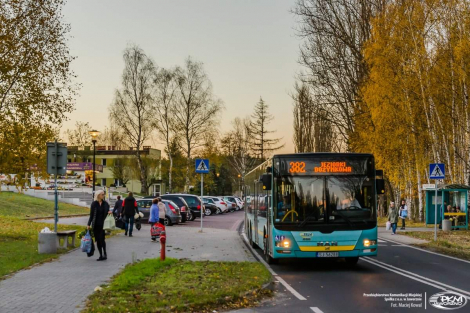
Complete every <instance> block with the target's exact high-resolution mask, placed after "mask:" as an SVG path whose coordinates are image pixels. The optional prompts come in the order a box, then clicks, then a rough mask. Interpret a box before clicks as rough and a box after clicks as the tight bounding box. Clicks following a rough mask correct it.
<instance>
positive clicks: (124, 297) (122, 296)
mask: <svg viewBox="0 0 470 313" xmlns="http://www.w3.org/2000/svg"><path fill="white" fill-rule="evenodd" d="M270 280H271V274H270V273H269V271H268V270H267V269H266V268H265V267H264V266H263V265H262V264H261V263H251V262H210V261H204V262H193V261H189V260H175V259H167V260H165V261H163V262H162V261H160V260H158V259H147V260H144V261H142V262H139V263H136V264H133V265H128V266H126V268H125V269H124V270H123V271H122V272H121V273H120V274H117V275H116V276H115V277H114V278H113V280H112V282H111V283H110V285H109V286H105V287H103V289H102V290H101V291H97V292H95V293H94V294H93V295H91V296H90V297H89V301H88V302H87V308H86V309H85V310H84V312H142V313H144V312H213V311H214V310H228V309H237V308H243V307H249V306H254V305H256V304H257V303H258V301H259V300H260V299H262V298H263V297H266V296H270V295H271V292H270V291H267V290H262V289H261V287H262V286H263V285H264V284H266V283H268V282H269V281H270Z"/></svg>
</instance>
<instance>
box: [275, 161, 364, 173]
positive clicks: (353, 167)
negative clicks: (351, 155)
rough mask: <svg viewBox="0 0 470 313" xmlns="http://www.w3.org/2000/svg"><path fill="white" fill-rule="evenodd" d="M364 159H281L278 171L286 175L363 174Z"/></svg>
mask: <svg viewBox="0 0 470 313" xmlns="http://www.w3.org/2000/svg"><path fill="white" fill-rule="evenodd" d="M366 162H367V161H366V160H357V161H356V160H351V161H346V160H345V161H342V160H341V161H340V160H338V161H336V160H331V161H326V162H323V161H316V160H308V161H306V160H299V161H297V160H295V161H291V160H285V161H281V164H280V168H279V169H280V173H281V175H282V174H284V175H285V174H288V175H315V174H326V175H327V174H365V173H366V168H367V165H366Z"/></svg>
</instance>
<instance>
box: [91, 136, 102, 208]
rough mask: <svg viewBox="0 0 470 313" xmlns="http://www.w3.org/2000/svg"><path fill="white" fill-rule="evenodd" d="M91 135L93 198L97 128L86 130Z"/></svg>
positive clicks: (93, 193) (93, 194)
mask: <svg viewBox="0 0 470 313" xmlns="http://www.w3.org/2000/svg"><path fill="white" fill-rule="evenodd" d="M88 133H89V134H90V136H91V142H93V192H92V196H93V199H95V158H96V138H98V136H99V135H100V132H99V131H97V130H90V131H89V132H88Z"/></svg>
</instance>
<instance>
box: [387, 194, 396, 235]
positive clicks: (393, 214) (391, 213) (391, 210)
mask: <svg viewBox="0 0 470 313" xmlns="http://www.w3.org/2000/svg"><path fill="white" fill-rule="evenodd" d="M388 221H389V222H390V224H392V235H395V234H396V233H397V223H398V210H397V208H396V207H395V202H393V201H392V202H390V208H389V209H388Z"/></svg>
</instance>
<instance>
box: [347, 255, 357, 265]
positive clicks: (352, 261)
mask: <svg viewBox="0 0 470 313" xmlns="http://www.w3.org/2000/svg"><path fill="white" fill-rule="evenodd" d="M344 260H345V261H346V264H347V265H348V266H354V265H356V264H357V262H358V261H359V257H358V256H356V257H353V258H344Z"/></svg>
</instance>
